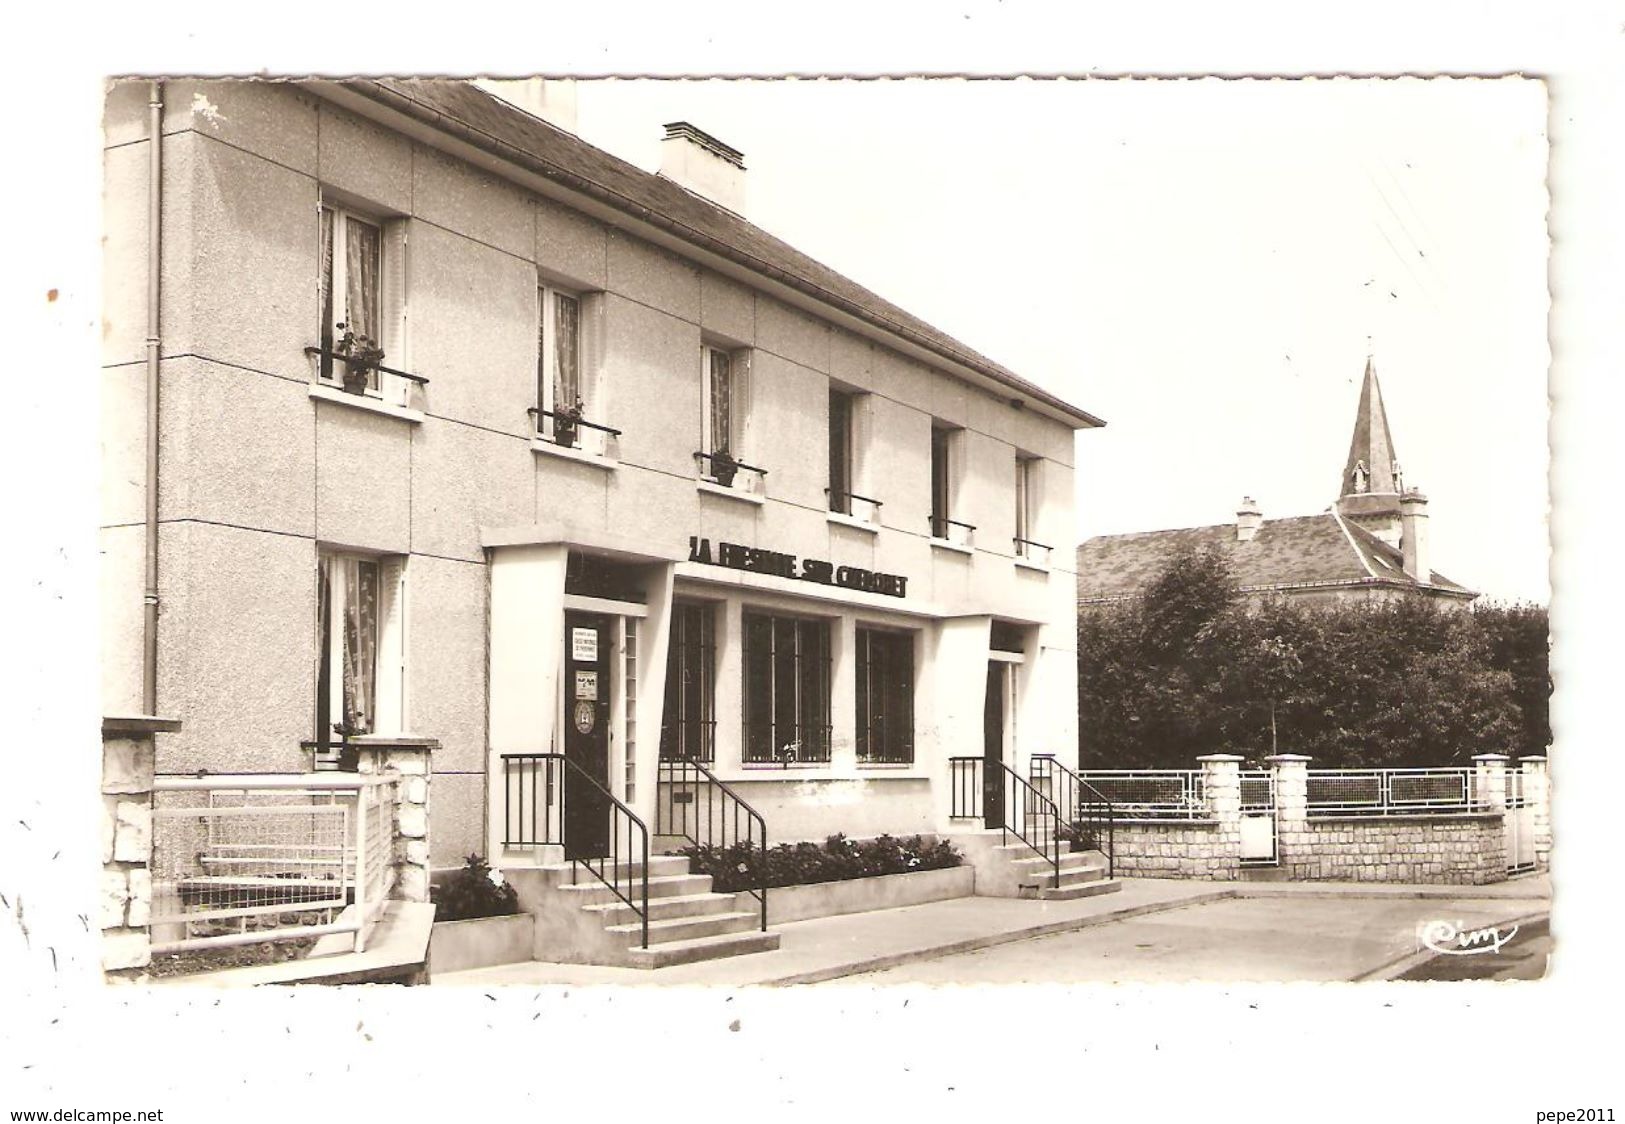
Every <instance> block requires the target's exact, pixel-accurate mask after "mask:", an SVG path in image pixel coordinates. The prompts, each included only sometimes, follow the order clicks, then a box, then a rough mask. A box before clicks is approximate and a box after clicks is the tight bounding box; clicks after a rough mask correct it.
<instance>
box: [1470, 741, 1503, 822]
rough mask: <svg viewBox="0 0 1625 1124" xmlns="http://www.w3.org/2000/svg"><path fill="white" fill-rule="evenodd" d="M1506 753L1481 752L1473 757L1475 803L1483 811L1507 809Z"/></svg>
mask: <svg viewBox="0 0 1625 1124" xmlns="http://www.w3.org/2000/svg"><path fill="white" fill-rule="evenodd" d="M1508 760H1510V758H1508V757H1507V755H1506V754H1504V753H1480V754H1476V755H1474V757H1473V804H1474V805H1475V806H1476V807H1477V808H1478V809H1479V810H1480V811H1483V812H1500V813H1502V814H1503V815H1505V814H1506V810H1507V761H1508Z"/></svg>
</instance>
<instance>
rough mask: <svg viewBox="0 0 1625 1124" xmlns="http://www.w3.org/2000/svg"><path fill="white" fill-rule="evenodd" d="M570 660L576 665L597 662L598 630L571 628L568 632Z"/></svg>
mask: <svg viewBox="0 0 1625 1124" xmlns="http://www.w3.org/2000/svg"><path fill="white" fill-rule="evenodd" d="M570 658H571V659H573V660H575V661H576V662H577V663H597V662H598V630H597V629H596V628H572V629H571V630H570Z"/></svg>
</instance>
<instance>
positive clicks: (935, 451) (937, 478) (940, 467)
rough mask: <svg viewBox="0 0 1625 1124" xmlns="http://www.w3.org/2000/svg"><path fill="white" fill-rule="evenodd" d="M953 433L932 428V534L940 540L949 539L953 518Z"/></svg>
mask: <svg viewBox="0 0 1625 1124" xmlns="http://www.w3.org/2000/svg"><path fill="white" fill-rule="evenodd" d="M951 436H952V431H950V430H948V429H945V428H943V427H942V426H932V427H931V533H932V534H933V535H935V536H936V537H937V538H939V539H945V538H948V537H949V533H948V531H949V528H948V520H949V519H951V518H953V513H952V511H951V510H950V508H949V500H950V496H949V494H948V493H949V481H950V477H949V473H948V468H949V461H948V455H949V439H950V437H951Z"/></svg>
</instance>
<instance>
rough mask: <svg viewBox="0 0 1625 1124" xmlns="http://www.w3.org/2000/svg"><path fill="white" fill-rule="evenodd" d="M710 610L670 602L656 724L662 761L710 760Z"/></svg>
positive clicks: (712, 645) (713, 649) (712, 713)
mask: <svg viewBox="0 0 1625 1124" xmlns="http://www.w3.org/2000/svg"><path fill="white" fill-rule="evenodd" d="M714 615H715V613H714V610H713V609H712V607H711V606H710V605H707V604H703V603H699V602H685V601H679V602H677V603H676V604H675V605H673V606H672V611H671V640H670V642H669V644H668V646H667V656H666V707H665V714H664V717H663V718H662V720H661V727H660V756H661V758H662V759H665V760H673V759H679V758H681V759H687V760H693V761H705V762H709V761H711V760H713V759H714V758H713V745H714V739H713V734H714V733H715V730H716V713H715V697H716V684H715V682H714V681H713V674H714V667H715V663H714V661H715V658H716V639H715V636H714V635H713V631H712V630H713V628H714V625H713V618H714Z"/></svg>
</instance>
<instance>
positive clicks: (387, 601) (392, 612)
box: [315, 551, 404, 752]
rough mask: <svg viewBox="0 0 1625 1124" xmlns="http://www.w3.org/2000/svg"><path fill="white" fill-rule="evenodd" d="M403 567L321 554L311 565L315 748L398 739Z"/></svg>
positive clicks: (384, 560) (399, 563) (388, 560)
mask: <svg viewBox="0 0 1625 1124" xmlns="http://www.w3.org/2000/svg"><path fill="white" fill-rule="evenodd" d="M403 567H404V561H403V560H402V559H400V558H397V557H385V558H371V557H364V556H359V555H352V554H340V553H336V552H328V551H323V552H321V553H320V554H319V555H318V559H317V587H316V588H317V592H316V631H317V638H318V640H317V644H318V649H317V669H316V738H315V740H316V744H317V746H318V749H319V750H320V751H323V752H327V751H330V749H331V747H332V746H334V745H337V744H339V743H341V742H342V741H343V739H344V737H345V736H346V735H348V736H351V737H354V736H358V735H361V734H374V733H399V732H400V725H401V718H402V712H403V709H404V701H403V700H404V644H403V638H402V608H403V606H402V602H403V576H404V568H403Z"/></svg>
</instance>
